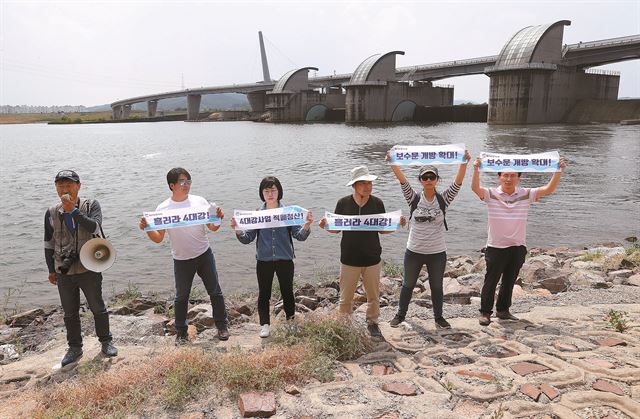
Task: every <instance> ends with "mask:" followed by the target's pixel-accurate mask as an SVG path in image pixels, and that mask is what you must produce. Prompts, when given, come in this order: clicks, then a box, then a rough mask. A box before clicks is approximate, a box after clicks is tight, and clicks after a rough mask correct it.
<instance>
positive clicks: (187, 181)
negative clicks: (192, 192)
mask: <svg viewBox="0 0 640 419" xmlns="http://www.w3.org/2000/svg"><path fill="white" fill-rule="evenodd" d="M178 185H180V186H186V185H189V186H191V179H184V180H179V181H178Z"/></svg>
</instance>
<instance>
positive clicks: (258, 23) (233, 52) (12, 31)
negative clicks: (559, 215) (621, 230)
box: [0, 0, 640, 106]
mask: <svg viewBox="0 0 640 419" xmlns="http://www.w3.org/2000/svg"><path fill="white" fill-rule="evenodd" d="M565 19H566V20H570V21H571V22H572V23H571V26H568V27H565V29H564V43H577V42H579V41H583V42H586V41H593V40H599V39H606V38H613V37H619V36H628V35H635V34H640V0H633V1H584V0H583V1H537V2H516V1H510V2H507V1H493V2H486V1H447V2H444V1H402V0H394V1H367V2H365V1H352V2H349V1H314V2H312V1H302V0H297V1H262V2H259V1H242V0H239V1H233V2H229V1H180V2H178V1H158V0H156V1H125V0H119V1H90V0H89V1H87V0H84V1H28V0H21V1H12V0H0V105H85V106H93V105H100V104H105V103H110V102H113V101H116V100H119V99H125V98H128V97H134V96H140V95H145V94H152V93H159V92H165V91H172V90H180V89H181V88H182V87H183V86H184V87H185V88H195V87H201V86H217V85H228V84H233V83H251V82H255V81H259V80H261V79H262V69H261V64H260V50H259V45H258V31H262V32H263V34H264V36H265V44H266V45H265V47H266V50H267V57H268V60H269V67H270V72H271V77H272V78H273V79H278V78H279V77H280V76H282V75H283V74H284V73H285V72H287V71H289V70H291V69H294V68H298V67H306V66H311V67H317V68H319V71H318V72H317V75H319V76H320V75H330V74H333V73H334V72H336V73H338V74H340V73H351V72H353V71H354V70H355V68H356V67H357V66H358V64H360V62H362V61H363V60H364V59H365V58H367V57H368V56H370V55H372V54H376V53H384V52H388V51H394V50H401V51H405V55H404V56H398V57H397V66H398V67H400V66H410V65H418V64H429V63H437V62H443V61H451V60H457V59H464V58H473V57H482V56H487V55H496V54H498V53H499V52H500V50H501V49H502V47H503V46H504V44H505V43H506V42H507V41H508V40H509V39H510V37H511V36H513V34H515V33H516V32H517V31H518V30H520V29H522V28H524V27H526V26H531V25H541V24H546V23H551V22H555V21H558V20H565ZM599 68H602V69H609V70H617V71H620V72H621V74H622V75H621V80H620V91H619V97H640V60H633V61H627V62H622V63H616V64H610V65H607V66H603V67H599ZM438 84H450V85H454V86H455V93H454V95H455V96H454V98H455V99H457V100H472V101H475V102H484V101H486V100H487V98H488V95H489V78H488V77H487V76H485V75H475V76H465V77H457V78H452V79H447V80H442V81H439V82H438Z"/></svg>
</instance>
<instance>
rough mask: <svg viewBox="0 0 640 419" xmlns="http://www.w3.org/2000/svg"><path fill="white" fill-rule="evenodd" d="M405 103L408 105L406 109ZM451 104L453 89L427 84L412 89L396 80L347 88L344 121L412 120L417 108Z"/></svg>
mask: <svg viewBox="0 0 640 419" xmlns="http://www.w3.org/2000/svg"><path fill="white" fill-rule="evenodd" d="M408 104H411V106H407V105H408ZM451 105H453V87H439V86H433V85H432V84H431V83H430V82H426V83H421V82H416V83H414V84H413V86H411V85H409V83H405V82H396V81H388V82H384V83H379V84H373V83H371V84H363V85H348V86H347V96H346V103H345V121H346V122H399V121H407V120H413V117H414V115H413V111H415V107H416V106H451ZM411 110H412V111H411ZM410 111H411V112H410Z"/></svg>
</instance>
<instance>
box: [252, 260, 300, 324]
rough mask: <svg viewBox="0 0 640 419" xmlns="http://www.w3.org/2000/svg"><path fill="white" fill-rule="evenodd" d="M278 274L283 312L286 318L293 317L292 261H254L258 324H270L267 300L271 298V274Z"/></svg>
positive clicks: (294, 308) (294, 310) (294, 304)
mask: <svg viewBox="0 0 640 419" xmlns="http://www.w3.org/2000/svg"><path fill="white" fill-rule="evenodd" d="M274 272H275V274H276V275H278V283H279V284H280V293H281V294H282V301H283V302H284V313H285V314H286V316H287V319H291V318H293V316H294V315H295V314H296V301H295V299H294V297H293V261H292V260H275V261H271V262H263V261H261V260H259V261H258V262H257V263H256V274H257V276H258V315H259V316H260V325H263V324H270V321H269V300H271V285H272V284H273V274H274Z"/></svg>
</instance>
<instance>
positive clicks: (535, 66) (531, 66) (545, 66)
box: [484, 63, 558, 73]
mask: <svg viewBox="0 0 640 419" xmlns="http://www.w3.org/2000/svg"><path fill="white" fill-rule="evenodd" d="M557 69H558V66H557V65H556V64H551V63H525V64H506V65H500V66H492V67H487V68H485V69H484V72H485V73H492V72H496V71H511V70H557Z"/></svg>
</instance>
